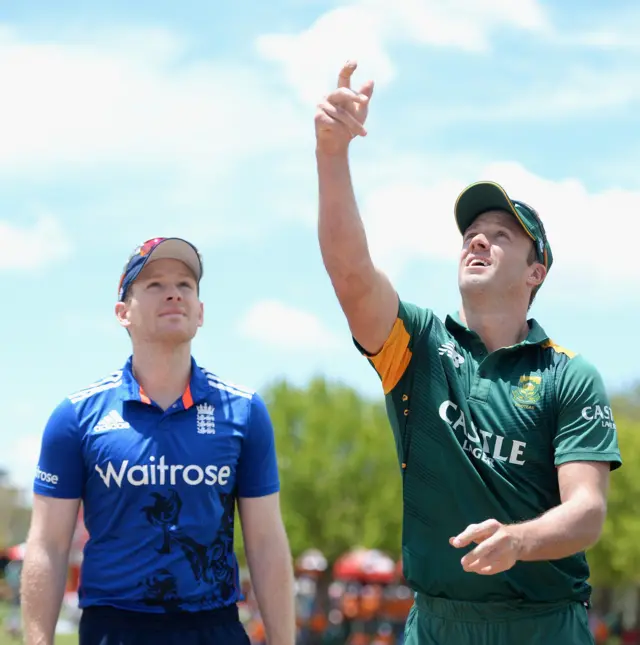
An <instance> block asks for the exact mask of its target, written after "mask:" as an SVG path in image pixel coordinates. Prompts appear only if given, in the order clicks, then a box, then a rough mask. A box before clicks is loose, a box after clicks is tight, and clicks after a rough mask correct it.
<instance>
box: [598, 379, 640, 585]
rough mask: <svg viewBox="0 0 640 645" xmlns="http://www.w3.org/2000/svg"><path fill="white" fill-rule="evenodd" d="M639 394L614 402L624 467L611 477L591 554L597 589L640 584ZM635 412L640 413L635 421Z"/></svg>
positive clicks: (633, 393) (639, 392) (637, 392)
mask: <svg viewBox="0 0 640 645" xmlns="http://www.w3.org/2000/svg"><path fill="white" fill-rule="evenodd" d="M639 394H640V389H639V390H636V391H634V392H631V393H630V395H629V396H628V397H623V396H619V397H616V398H615V399H614V400H613V407H614V414H615V418H616V426H617V429H618V441H619V444H620V452H621V454H622V461H623V466H622V468H620V469H619V470H617V471H614V472H613V473H612V475H611V486H610V490H609V501H608V511H607V519H606V522H605V525H604V529H603V532H602V537H601V538H600V541H599V542H598V543H597V544H596V545H595V546H594V547H593V548H592V549H590V550H589V553H588V554H587V556H588V558H589V563H590V565H591V571H592V583H593V584H594V585H600V586H604V587H613V586H618V585H624V584H634V583H640V540H639V539H638V536H640V479H639V478H638V477H637V467H638V464H640V405H639V404H638V398H637V397H638V395H639ZM636 406H637V407H636ZM634 410H636V411H637V413H636V415H635V416H633V418H632V416H631V415H632V414H633V413H634Z"/></svg>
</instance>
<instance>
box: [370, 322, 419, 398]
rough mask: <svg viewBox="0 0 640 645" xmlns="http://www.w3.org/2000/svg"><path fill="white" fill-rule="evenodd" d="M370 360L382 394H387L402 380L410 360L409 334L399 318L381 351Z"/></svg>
mask: <svg viewBox="0 0 640 645" xmlns="http://www.w3.org/2000/svg"><path fill="white" fill-rule="evenodd" d="M370 360H371V362H372V363H373V366H374V367H375V368H376V371H377V372H378V374H379V375H380V378H381V379H382V388H383V390H384V393H385V394H389V392H391V390H393V388H394V387H395V386H396V385H397V384H398V381H399V380H400V379H401V378H402V375H403V374H404V372H405V370H406V369H407V366H408V365H409V361H410V360H411V350H410V349H409V333H408V332H407V330H406V328H405V326H404V323H403V322H402V320H400V318H396V322H395V323H394V325H393V328H392V330H391V333H390V334H389V337H388V338H387V340H386V341H385V344H384V345H383V346H382V349H381V350H380V351H379V352H378V353H377V354H376V355H375V356H371V357H370Z"/></svg>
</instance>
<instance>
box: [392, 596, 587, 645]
mask: <svg viewBox="0 0 640 645" xmlns="http://www.w3.org/2000/svg"><path fill="white" fill-rule="evenodd" d="M405 645H594V640H593V636H592V635H591V631H590V630H589V624H588V620H587V609H586V607H585V606H584V605H583V604H581V603H577V602H572V603H564V604H554V605H549V606H538V605H529V606H526V607H525V606H522V607H514V606H513V605H507V604H506V603H491V602H487V603H471V602H458V601H452V600H442V599H440V598H430V597H425V596H422V595H421V594H417V595H416V600H415V603H414V605H413V607H412V608H411V612H410V613H409V616H408V618H407V623H406V627H405Z"/></svg>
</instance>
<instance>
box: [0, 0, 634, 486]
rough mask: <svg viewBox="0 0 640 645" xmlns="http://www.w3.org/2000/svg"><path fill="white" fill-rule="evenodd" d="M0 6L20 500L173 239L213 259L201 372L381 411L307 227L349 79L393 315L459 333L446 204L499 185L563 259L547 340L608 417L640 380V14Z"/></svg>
mask: <svg viewBox="0 0 640 645" xmlns="http://www.w3.org/2000/svg"><path fill="white" fill-rule="evenodd" d="M0 6H1V7H2V12H1V14H0V15H1V16H2V18H0V20H1V22H0V86H1V87H2V88H3V89H2V101H1V102H0V115H1V116H2V118H1V119H0V142H1V145H0V205H1V206H2V209H1V211H0V250H1V253H0V271H1V272H2V274H3V276H2V277H3V281H2V283H3V285H4V287H3V296H4V306H5V315H4V316H3V317H2V319H1V322H0V324H1V325H2V332H3V334H2V335H3V338H4V340H5V342H4V343H3V344H2V348H1V349H0V352H1V359H2V365H3V367H4V369H3V370H2V372H1V374H0V385H1V386H2V388H3V391H4V392H5V396H4V402H3V423H2V424H1V425H0V436H1V437H2V440H3V442H4V444H3V445H5V446H6V447H7V448H5V451H3V457H2V460H1V461H2V462H3V463H4V465H5V466H7V467H9V468H10V469H11V472H12V475H13V478H14V480H15V481H16V482H18V483H20V484H28V482H29V481H30V479H31V476H32V472H33V468H34V467H35V462H36V460H37V452H38V444H39V438H40V434H41V432H42V428H43V425H44V423H45V422H46V419H47V417H48V415H49V413H50V412H51V410H52V408H53V407H54V406H55V405H56V404H57V403H58V402H59V401H60V400H61V399H62V398H63V397H64V396H66V395H67V394H68V393H69V392H71V391H73V390H76V389H79V388H80V387H82V386H84V385H86V384H87V383H89V382H91V381H94V380H96V379H97V378H100V377H101V376H102V375H104V374H105V373H108V372H110V371H112V370H114V369H118V368H119V367H120V366H121V365H122V363H123V362H124V361H125V360H126V357H127V356H128V353H129V349H130V348H129V344H128V337H127V335H126V334H125V333H124V332H123V331H122V330H121V329H120V328H119V327H118V325H117V324H116V321H115V317H114V314H113V306H114V304H115V296H116V286H117V281H118V277H119V274H120V271H121V269H122V266H123V264H124V262H125V260H126V258H127V256H128V254H129V253H130V252H131V250H132V249H133V248H134V247H135V246H137V244H139V243H140V242H142V241H144V240H146V239H148V238H150V237H155V236H158V235H179V236H184V237H187V238H189V239H190V240H192V241H193V242H194V243H195V244H196V245H197V246H199V247H200V249H201V251H202V253H203V255H204V260H205V279H204V282H203V289H202V298H203V301H204V303H205V326H204V328H203V329H202V330H201V332H200V334H199V336H198V337H197V339H196V342H195V345H194V354H195V356H196V358H197V359H198V361H199V362H200V363H201V364H203V365H205V366H206V367H207V368H208V369H210V370H212V371H214V372H216V373H218V374H219V375H220V376H222V377H223V378H227V379H229V380H231V381H234V382H238V383H242V384H245V385H248V386H251V387H255V388H258V389H262V388H264V387H265V385H267V384H268V383H269V382H270V381H271V380H272V379H274V378H278V377H281V376H286V377H288V378H290V379H292V380H294V381H295V382H297V383H304V382H305V381H307V380H308V379H309V378H310V377H311V376H313V375H314V374H326V375H327V376H329V377H331V378H335V379H340V380H342V381H344V382H346V383H349V384H351V385H353V386H354V387H356V388H358V389H359V390H360V391H362V392H363V393H364V394H366V395H370V396H380V394H381V393H380V389H379V383H378V380H377V377H376V376H375V374H374V373H373V372H372V370H371V369H370V368H369V367H368V366H367V365H366V364H365V362H364V360H363V359H361V358H360V357H359V356H358V354H357V353H356V352H355V349H354V348H353V346H352V345H351V341H350V336H349V333H348V329H347V326H346V323H345V321H344V318H343V316H342V313H341V311H340V310H339V308H338V305H337V302H336V300H335V297H334V295H333V292H332V291H331V288H330V284H329V281H328V278H327V276H326V274H325V272H324V269H323V266H322V263H321V260H320V255H319V251H318V244H317V238H316V228H315V226H316V222H315V218H316V197H317V190H316V176H315V160H314V134H313V114H314V108H315V104H316V103H317V102H318V101H319V100H320V99H321V98H322V96H323V94H325V93H326V92H327V91H329V90H330V89H331V88H332V87H333V84H334V83H335V78H336V75H337V72H338V70H339V67H340V65H341V64H342V62H343V61H344V60H346V59H347V58H356V59H357V60H358V61H359V62H360V67H359V69H358V71H357V72H356V83H358V82H362V81H364V80H365V79H367V78H373V79H374V80H375V81H376V90H375V93H374V97H373V100H372V104H371V114H370V118H369V122H368V129H369V136H368V137H367V138H366V139H360V140H357V141H355V142H354V144H353V146H352V155H351V157H352V166H353V174H354V181H355V184H356V190H357V194H358V199H359V202H360V206H361V210H362V215H363V218H364V220H365V224H366V226H367V231H368V235H369V238H370V244H371V249H372V253H373V254H374V258H375V260H376V262H377V263H378V264H379V265H380V266H381V267H382V268H383V269H385V270H386V271H387V272H388V273H389V274H390V275H391V277H392V279H393V281H394V283H395V285H396V287H397V289H398V290H399V292H400V294H401V296H402V297H403V298H406V299H408V300H411V301H413V302H417V303H419V304H422V305H425V306H430V307H432V308H433V309H434V310H435V311H436V312H437V313H438V314H440V315H445V314H446V313H447V312H449V311H451V310H453V309H455V308H456V306H457V305H458V292H457V286H456V256H457V253H458V248H459V239H458V236H457V233H456V229H455V226H454V224H453V219H452V207H453V203H454V201H455V197H456V195H457V194H458V192H459V190H460V189H461V188H462V187H463V186H464V185H466V184H467V183H470V182H472V181H476V180H478V179H493V180H496V181H499V182H501V183H503V185H504V186H505V187H506V189H507V190H508V191H509V192H510V193H511V194H512V195H513V196H514V197H516V198H520V199H524V200H525V201H528V202H530V203H531V204H533V205H534V206H535V207H536V208H537V209H538V211H539V212H540V213H541V215H542V217H543V219H544V221H545V224H546V227H547V231H548V234H549V236H550V239H551V244H552V247H553V250H554V254H555V264H554V266H553V269H552V271H551V273H550V275H549V278H548V280H547V283H546V284H545V287H544V289H543V290H542V291H541V293H540V295H539V297H538V299H537V301H536V303H535V305H534V308H533V310H532V315H533V316H534V317H536V318H537V319H538V320H539V321H540V322H541V324H542V325H543V326H544V327H545V328H546V329H547V331H548V332H549V334H550V335H551V336H552V337H553V338H554V340H556V341H557V342H558V343H560V344H562V345H564V346H566V347H569V348H571V349H574V350H575V351H579V352H581V353H583V354H585V355H586V356H587V357H588V358H589V359H590V360H592V361H593V362H594V363H595V364H596V365H597V366H598V367H599V369H600V370H601V372H602V374H603V376H604V378H605V381H606V383H607V385H608V386H609V388H610V390H611V392H614V391H616V390H619V389H621V388H624V387H627V386H629V385H631V384H632V383H634V382H635V381H637V380H640V349H639V344H638V342H637V325H636V321H637V320H638V318H639V317H640V289H639V285H640V268H639V265H638V248H639V246H640V217H639V216H638V213H639V212H640V178H639V176H638V175H639V173H638V168H640V127H639V125H640V123H639V121H640V119H639V117H638V113H639V111H638V106H639V103H640V76H638V73H637V69H638V63H640V45H639V44H638V42H637V38H636V37H635V36H634V34H637V33H638V29H639V28H640V9H638V7H637V6H636V5H635V3H634V4H632V3H631V2H630V1H629V2H622V1H619V2H615V3H606V5H604V4H603V3H598V2H593V1H591V2H585V1H583V2H580V4H578V2H577V1H576V0H571V1H567V2H563V3H562V6H561V7H560V6H559V3H551V2H540V1H536V0H511V1H510V2H508V3H505V2H499V1H498V0H451V1H449V2H442V1H436V0H394V2H393V3H391V2H383V1H382V0H354V1H353V2H339V1H337V0H335V1H334V2H321V1H320V0H317V1H315V0H314V1H312V2H309V1H305V2H302V1H301V0H284V1H283V0H280V1H278V0H275V1H274V2H270V3H263V2H257V0H252V1H249V0H241V1H238V2H233V3H222V4H221V3H206V2H203V1H201V0H200V1H195V0H192V1H189V2H185V1H183V2H181V3H179V4H178V3H175V2H168V1H163V2H158V1H157V0H156V1H154V2H151V1H150V0H145V1H138V2H136V3H134V4H132V3H130V2H124V1H114V2H109V3H106V2H102V3H97V2H94V3H76V2H58V3H56V5H55V9H54V8H53V7H52V6H51V4H50V3H48V2H44V1H32V2H29V3H28V6H27V5H26V4H24V3H21V4H20V3H6V2H3V3H0Z"/></svg>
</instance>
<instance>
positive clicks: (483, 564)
mask: <svg viewBox="0 0 640 645" xmlns="http://www.w3.org/2000/svg"><path fill="white" fill-rule="evenodd" d="M449 543H450V544H451V546H453V547H455V548H457V549H460V548H464V547H466V546H469V545H470V544H474V543H475V544H477V545H478V546H477V547H476V548H475V549H473V550H471V551H469V553H467V554H466V555H465V556H464V557H463V558H462V559H461V561H460V562H461V564H462V568H463V569H464V570H465V571H469V572H471V573H478V574H480V575H485V576H490V575H494V574H496V573H501V572H502V571H507V570H508V569H511V567H513V566H514V565H515V563H516V562H517V561H518V554H519V549H520V545H519V541H518V538H517V537H516V535H515V534H514V532H513V531H512V530H510V528H509V527H508V526H506V525H505V524H501V523H500V522H498V520H493V519H491V520H486V521H485V522H481V523H480V524H470V525H469V526H467V528H466V529H465V530H464V531H462V533H460V534H459V535H457V536H456V537H452V538H450V540H449Z"/></svg>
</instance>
